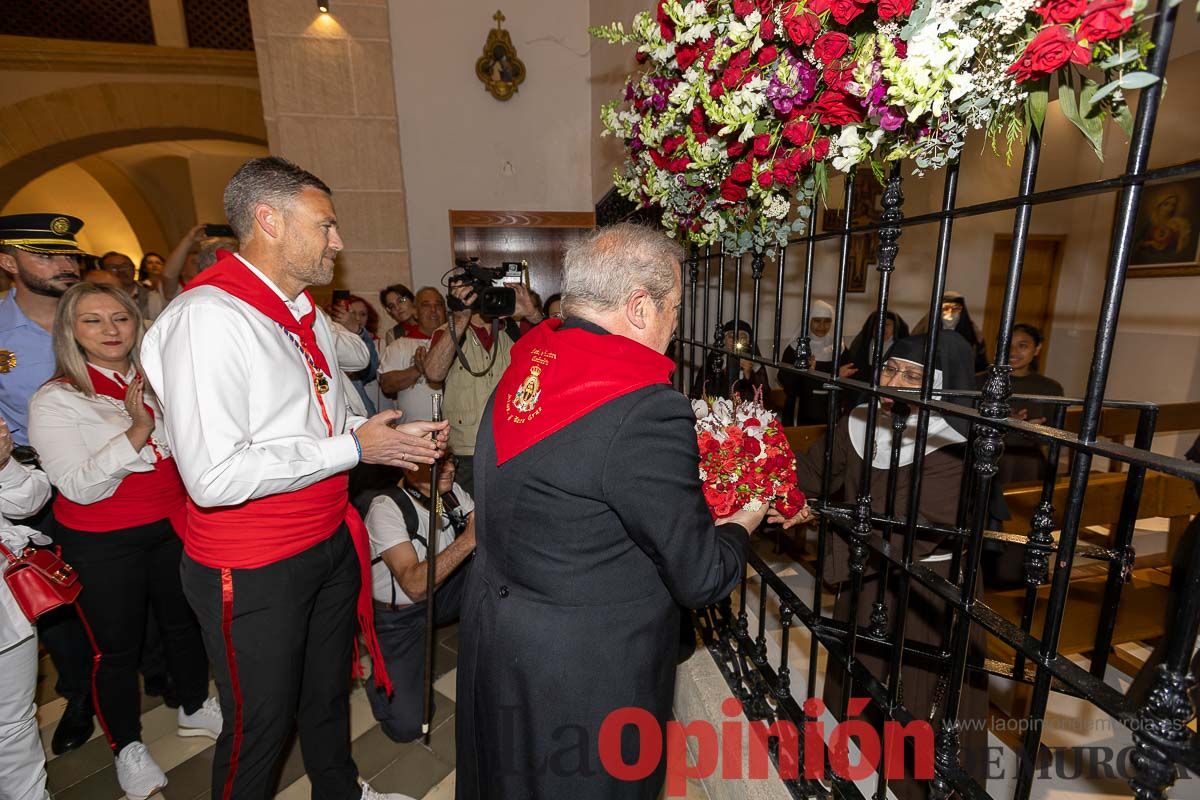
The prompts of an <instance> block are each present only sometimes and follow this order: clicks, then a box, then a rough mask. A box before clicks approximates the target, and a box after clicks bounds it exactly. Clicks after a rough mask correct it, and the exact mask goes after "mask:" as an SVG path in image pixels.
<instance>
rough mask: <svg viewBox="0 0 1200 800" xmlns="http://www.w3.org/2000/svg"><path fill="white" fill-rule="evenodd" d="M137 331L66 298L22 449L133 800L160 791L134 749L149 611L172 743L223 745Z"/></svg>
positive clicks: (87, 302)
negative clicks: (68, 568) (168, 683)
mask: <svg viewBox="0 0 1200 800" xmlns="http://www.w3.org/2000/svg"><path fill="white" fill-rule="evenodd" d="M142 330H143V328H142V319H141V314H140V313H139V311H138V307H137V304H135V303H134V302H133V300H132V299H131V298H130V297H129V296H128V295H126V294H125V293H124V292H122V291H121V290H119V289H113V288H111V287H108V286H97V285H93V284H89V283H80V284H78V285H76V286H74V287H72V288H71V289H70V290H69V291H67V293H66V294H64V295H63V298H62V300H61V302H60V303H59V306H58V314H57V316H56V318H55V325H54V354H55V360H56V362H57V370H56V373H55V377H54V378H52V379H51V380H50V381H49V382H47V383H46V385H45V386H43V387H42V388H41V389H39V390H38V391H37V393H36V394H34V396H33V398H32V399H31V400H30V403H29V413H30V426H29V438H30V442H31V443H32V444H33V446H34V447H35V448H37V451H38V454H39V456H40V459H41V463H42V467H43V468H44V469H45V470H46V474H47V475H48V476H49V478H50V482H51V483H52V484H54V486H55V487H56V488H57V489H58V491H59V494H58V497H57V498H56V499H55V501H54V516H55V520H56V522H57V526H56V531H57V532H56V534H55V539H56V541H57V542H58V543H59V544H61V545H62V550H63V558H64V559H65V560H66V561H67V563H69V564H71V565H72V566H73V567H74V568H75V570H76V571H77V572H78V573H79V577H80V581H81V582H82V583H83V591H82V593H81V594H80V596H79V606H80V609H81V614H80V616H81V618H82V619H83V620H84V625H85V627H86V628H87V630H88V633H89V636H90V638H91V640H92V647H93V649H94V651H95V654H96V659H95V666H94V667H93V673H92V685H93V687H94V690H93V693H94V696H95V701H96V716H97V718H98V719H99V721H100V725H101V727H102V728H103V729H104V732H105V735H106V736H107V737H108V742H109V745H110V746H111V747H112V749H113V753H114V754H116V767H117V779H118V781H119V783H120V784H121V788H122V789H123V790H124V791H125V794H126V795H128V797H129V798H131V800H138V798H145V797H148V796H149V795H151V794H153V793H154V792H155V791H157V790H158V789H160V788H162V787H163V786H165V785H166V782H167V779H166V776H165V775H164V774H163V771H162V770H161V769H160V768H159V766H158V765H157V764H156V763H155V762H154V759H153V758H152V757H151V756H150V753H149V752H148V751H147V750H146V747H145V745H144V744H142V742H141V719H140V717H141V704H140V694H139V690H138V683H137V669H138V661H139V657H140V655H141V648H142V637H143V634H144V632H145V620H146V609H147V607H148V606H149V605H150V604H153V607H154V614H155V618H156V619H157V620H158V623H159V625H160V626H161V628H162V634H163V636H162V638H163V646H164V650H165V652H166V657H167V664H168V668H169V670H170V672H171V675H172V677H173V678H174V679H175V685H176V687H177V689H178V693H179V700H180V708H179V735H181V736H207V737H210V738H213V739H215V738H217V736H218V735H219V734H220V731H221V711H220V707H219V705H218V703H217V701H216V699H215V698H209V697H208V661H207V659H206V658H205V654H204V645H203V641H202V639H201V636H200V629H199V626H198V624H197V622H196V619H195V616H194V615H193V614H192V611H191V608H190V607H189V606H188V604H187V600H186V599H185V598H184V595H183V588H182V586H181V584H180V579H179V561H180V556H181V553H182V544H181V539H180V536H181V535H183V534H184V524H183V523H184V519H185V513H184V512H185V504H186V501H187V494H186V492H185V490H184V488H183V482H182V480H181V479H180V477H179V472H178V470H177V469H176V467H175V461H174V459H173V458H172V457H171V450H170V447H169V445H168V444H167V442H166V440H165V436H164V434H163V424H162V411H161V409H160V408H159V406H158V403H157V401H156V400H155V398H154V397H153V393H152V392H150V391H148V390H147V388H146V386H145V382H144V380H143V378H142V376H141V371H140V368H139V364H138V361H137V353H138V348H139V346H140V345H141V340H142Z"/></svg>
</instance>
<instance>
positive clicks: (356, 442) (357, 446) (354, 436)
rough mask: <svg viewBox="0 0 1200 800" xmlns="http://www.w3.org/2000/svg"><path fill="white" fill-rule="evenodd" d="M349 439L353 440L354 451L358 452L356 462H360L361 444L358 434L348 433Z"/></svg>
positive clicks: (352, 431)
mask: <svg viewBox="0 0 1200 800" xmlns="http://www.w3.org/2000/svg"><path fill="white" fill-rule="evenodd" d="M350 438H351V439H353V440H354V449H355V450H357V451H358V460H359V461H360V462H361V461H362V442H360V441H359V440H358V434H357V433H355V432H354V430H351V431H350Z"/></svg>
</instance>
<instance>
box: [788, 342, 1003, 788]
mask: <svg viewBox="0 0 1200 800" xmlns="http://www.w3.org/2000/svg"><path fill="white" fill-rule="evenodd" d="M924 351H925V338H924V337H919V336H911V337H909V338H906V339H900V340H899V341H897V342H896V343H895V344H894V345H893V346H892V348H891V349H890V351H888V353H887V356H888V357H887V360H886V362H885V363H884V366H883V370H882V378H881V383H882V384H883V385H885V386H890V387H893V388H906V389H918V388H920V386H921V380H922V377H923V374H924V361H925V354H924ZM935 362H936V364H937V367H936V369H937V371H936V372H935V373H934V383H933V386H934V389H935V390H938V389H948V390H956V389H961V390H971V389H973V388H974V371H973V370H972V355H971V347H970V345H968V344H967V343H966V342H965V341H963V339H962V337H960V336H959V335H958V334H956V333H954V332H953V331H945V332H943V333H942V334H941V337H940V338H939V342H938V350H937V353H936V355H935ZM954 402H957V403H961V404H963V405H970V401H969V400H967V399H963V400H955V401H954ZM879 410H880V413H879V416H878V417H877V419H876V427H875V444H874V452H873V456H872V459H871V470H870V486H869V487H868V491H869V493H870V496H871V505H872V510H873V511H874V512H875V513H878V514H883V513H884V512H885V510H886V502H887V484H888V475H889V472H890V469H891V456H892V444H893V441H892V411H893V406H892V402H891V400H890V399H888V398H884V399H881V400H880V409H879ZM904 413H905V414H906V416H907V418H908V424H907V427H906V428H905V429H904V433H903V438H902V441H901V445H900V459H899V462H898V464H899V466H898V472H897V474H896V495H895V512H894V513H895V516H897V517H901V518H903V517H904V516H906V514H907V510H908V496H909V488H910V487H911V485H912V478H913V467H912V465H913V459H914V456H915V451H916V421H917V414H916V412H915V410H914V411H913V412H912V413H911V414H908V411H907V409H905V410H904ZM866 417H867V406H866V404H865V403H864V404H862V405H859V406H857V407H856V408H855V409H854V410H853V411H851V413H850V414H849V415H848V416H846V417H844V418H843V419H842V420H841V421H840V422H839V423H838V424H837V426H836V428H835V430H834V440H833V470H832V473H831V474H830V476H829V477H830V491H831V492H832V493H833V497H832V498H831V499H838V496H839V495H840V500H841V501H843V502H849V503H853V502H854V500H855V498H857V496H858V493H859V489H860V486H861V475H862V459H863V454H864V453H865V442H866V434H867V429H866V428H867V426H866ZM968 431H969V424H968V422H967V421H966V420H964V419H960V418H957V417H943V416H942V415H940V414H931V415H930V418H929V432H928V437H927V439H926V442H925V457H924V467H923V471H922V486H921V498H920V505H919V508H918V518H919V521H921V522H928V523H937V524H941V525H954V524H955V522H956V516H957V510H958V499H959V492H960V487H961V483H962V475H963V456H964V455H965V450H964V448H965V442H966V440H967V433H968ZM824 454H825V439H824V438H822V439H821V440H819V441H818V442H816V443H814V444H813V446H812V447H811V448H810V449H809V450H808V451H807V452H806V453H804V454H803V455H802V456H800V457H799V458H798V459H797V464H796V467H797V477H798V479H799V484H800V489H801V490H802V491H803V492H804V493H805V494H807V495H808V496H810V497H814V496H817V495H818V494H819V492H820V490H821V472H822V470H823V468H824ZM871 537H872V539H873V540H874V541H876V542H881V541H882V535H881V534H880V533H879V532H878V531H875V532H873V533H872V534H871ZM903 542H904V531H903V530H902V529H893V531H892V534H891V543H892V547H893V548H897V547H903ZM954 547H955V543H954V541H952V540H944V539H943V538H941V537H938V536H931V535H926V534H918V538H917V540H916V541H915V542H914V543H913V558H914V560H915V561H916V562H917V563H919V564H921V565H922V566H924V567H926V568H928V569H930V570H932V571H934V572H936V573H938V574H939V575H941V576H942V577H944V578H948V577H949V575H950V564H951V559H952V557H953V552H954ZM825 580H826V582H827V583H828V584H830V585H831V586H832V587H833V589H834V590H835V591H836V592H837V601H836V604H835V606H834V618H835V619H836V620H838V621H840V622H847V621H849V619H850V608H851V592H850V550H849V548H848V546H847V545H846V542H845V540H843V539H842V538H841V537H840V536H839V535H838V534H837V533H834V532H832V531H831V532H830V534H829V535H828V537H827V539H826V550H825ZM902 580H903V577H902V576H901V575H900V574H899V573H896V572H893V573H892V575H891V576H890V577H889V579H888V582H887V591H886V594H884V596H883V606H884V608H885V609H886V610H887V615H888V622H889V626H890V627H889V631H888V635H889V636H891V635H892V634H893V631H894V625H895V623H896V621H897V615H898V614H899V613H900V611H899V607H898V606H899V589H900V585H901V581H902ZM911 587H912V588H911V591H910V594H909V606H908V613H907V616H906V617H905V625H906V629H905V638H906V639H908V640H909V641H916V642H921V643H924V644H928V645H932V646H934V647H936V648H943V647H946V646H948V638H947V637H948V632H949V630H950V621H951V615H950V613H949V609H948V608H947V607H946V605H945V603H944V602H942V601H941V600H940V599H939V598H938V597H937V596H936V595H935V594H934V593H933V592H932V591H930V590H928V589H926V588H925V587H924V586H923V585H922V584H920V583H919V582H917V581H913V582H912V583H911ZM882 588H883V570H882V569H881V562H880V561H879V559H877V558H871V557H870V556H868V561H867V565H866V571H865V573H864V581H863V587H862V594H861V595H860V599H859V605H858V616H857V622H858V624H859V625H860V626H863V627H866V626H869V625H870V623H871V613H872V611H873V610H874V606H875V603H876V601H877V600H879V598H880V595H881V593H882V591H881V590H882ZM984 644H985V638H984V634H983V632H982V631H980V630H978V629H975V630H974V631H973V634H972V640H971V655H970V656H969V657H970V659H971V663H980V664H981V663H982V658H983V652H984ZM858 648H859V649H858V658H859V659H860V660H861V661H862V662H863V663H864V665H865V666H866V667H867V668H868V669H869V670H870V671H871V674H872V675H874V676H875V678H876V679H877V680H878V681H880V682H881V683H883V684H884V685H886V684H887V678H888V668H889V667H888V665H889V663H890V661H891V650H890V648H879V647H876V646H874V645H873V644H871V643H869V642H867V641H865V640H863V639H859V640H858ZM946 667H947V665H946V664H944V663H929V662H923V661H920V660H918V659H917V658H915V657H911V656H906V658H905V661H904V664H903V668H902V670H901V678H900V680H901V683H902V689H901V694H902V698H901V700H902V702H903V703H904V705H905V706H907V708H908V709H909V711H910V712H912V714H913V715H914V717H915V718H916V719H926V720H930V721H932V723H933V726H934V730H935V731H936V730H937V725H938V722H939V721H940V720H941V718H942V715H943V714H944V713H945V708H944V705H945V704H944V703H943V702H941V700H940V698H941V697H944V695H945V688H946V687H945V681H944V679H943V678H942V672H943V671H944V670H945V669H946ZM842 685H843V684H842V672H841V665H840V663H839V662H836V661H834V660H833V659H830V661H829V662H828V671H827V673H826V676H825V688H824V699H825V703H826V705H827V706H828V707H829V708H830V709H831V710H833V712H834V713H835V714H837V709H838V708H839V707H840V702H841V695H842ZM855 695H856V696H865V695H866V693H865V692H864V691H863V690H862V689H856V691H855ZM864 714H865V716H866V717H867V718H869V719H874V720H878V719H879V715H878V710H877V709H876V708H875V707H874V706H873V705H872V706H868V708H867V711H866V712H864ZM959 718H960V719H963V718H968V719H973V720H978V721H979V724H980V727H978V728H972V727H967V728H965V729H964V730H963V731H962V732H961V742H962V751H963V752H964V753H974V754H976V755H978V754H983V753H986V749H985V748H986V746H987V732H986V730H985V729H984V728H983V727H982V725H983V723H984V722H985V721H986V720H987V688H986V681H985V680H984V678H983V676H981V675H980V674H978V673H972V672H970V671H968V673H967V677H966V683H965V685H964V687H963V694H962V700H961V703H960V707H959ZM964 767H965V768H966V769H967V771H968V772H969V774H971V775H972V777H974V778H975V780H976V781H978V782H979V783H980V784H981V785H982V783H983V782H984V780H985V779H986V769H985V767H986V764H984V763H982V761H980V763H974V762H971V761H968V762H967V763H965V764H964ZM889 785H890V787H891V789H892V791H893V792H895V794H896V796H897V797H898V798H900V800H923V798H925V797H927V787H926V786H925V785H924V782H917V781H914V780H911V779H909V780H903V781H894V782H892V783H890V784H889Z"/></svg>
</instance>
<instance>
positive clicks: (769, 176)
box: [742, 169, 775, 455]
mask: <svg viewBox="0 0 1200 800" xmlns="http://www.w3.org/2000/svg"><path fill="white" fill-rule="evenodd" d="M773 183H775V173H774V172H773V171H771V170H769V169H764V170H763V171H762V172H760V173H758V185H759V186H761V187H762V188H764V189H770V188H771V184H773ZM746 441H747V442H755V445H756V446H757V440H755V439H749V438H748V439H746ZM742 445H743V447H742V449H745V442H743V443H742ZM755 455H758V454H757V453H755Z"/></svg>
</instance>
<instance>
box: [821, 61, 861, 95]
mask: <svg viewBox="0 0 1200 800" xmlns="http://www.w3.org/2000/svg"><path fill="white" fill-rule="evenodd" d="M821 79H822V80H823V81H825V85H826V86H827V87H828V88H830V89H837V90H838V91H841V90H842V89H844V88H845V86H846V84H847V83H849V82H850V81H852V80H854V67H853V66H849V67H843V66H842V65H841V64H830V65H829V66H827V67H826V68H825V69H824V70H822V71H821Z"/></svg>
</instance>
